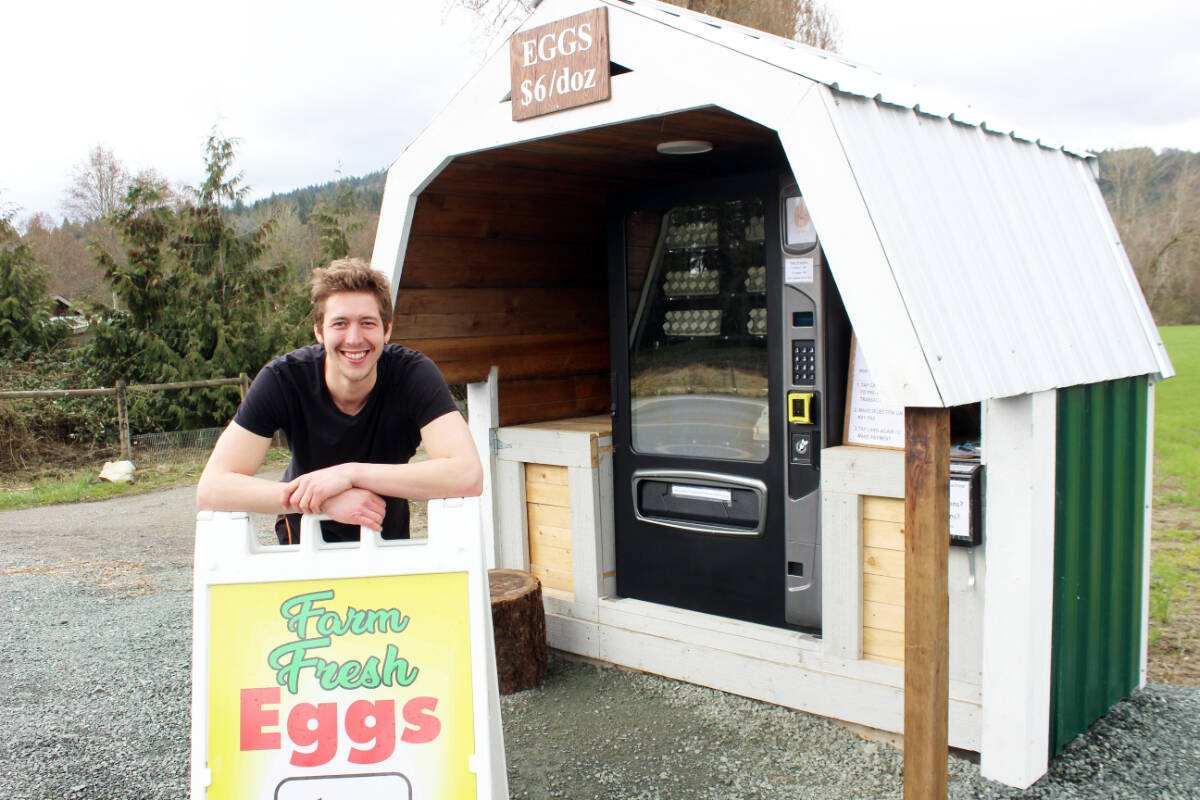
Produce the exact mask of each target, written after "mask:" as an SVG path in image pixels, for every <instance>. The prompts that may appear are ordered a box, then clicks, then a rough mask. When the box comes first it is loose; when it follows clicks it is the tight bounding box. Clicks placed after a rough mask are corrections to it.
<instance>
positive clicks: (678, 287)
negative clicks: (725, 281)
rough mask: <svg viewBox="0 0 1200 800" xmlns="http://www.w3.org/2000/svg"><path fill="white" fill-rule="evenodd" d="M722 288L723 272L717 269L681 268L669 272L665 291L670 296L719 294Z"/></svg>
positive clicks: (664, 285) (664, 287)
mask: <svg viewBox="0 0 1200 800" xmlns="http://www.w3.org/2000/svg"><path fill="white" fill-rule="evenodd" d="M720 288H721V273H720V272H718V271H717V270H715V269H702V270H696V271H691V270H679V271H678V272H668V273H667V280H666V281H665V282H664V283H663V291H664V292H666V294H667V296H668V297H675V296H677V295H682V294H717V292H719V291H720Z"/></svg>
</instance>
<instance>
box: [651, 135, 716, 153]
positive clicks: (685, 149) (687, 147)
mask: <svg viewBox="0 0 1200 800" xmlns="http://www.w3.org/2000/svg"><path fill="white" fill-rule="evenodd" d="M655 149H656V150H658V152H660V153H662V154H663V155H668V156H694V155H697V154H698V153H707V152H708V151H709V150H712V149H713V144H712V142H706V141H704V140H703V139H677V140H676V141H673V142H659V143H658V147H656V148H655Z"/></svg>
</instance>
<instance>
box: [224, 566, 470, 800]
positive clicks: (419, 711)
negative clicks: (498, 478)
mask: <svg viewBox="0 0 1200 800" xmlns="http://www.w3.org/2000/svg"><path fill="white" fill-rule="evenodd" d="M209 591H210V595H209V596H210V620H211V623H210V630H209V669H208V674H209V720H208V767H209V769H210V770H211V772H212V784H211V785H210V786H209V788H208V795H207V796H208V797H209V798H229V800H246V799H247V798H256V799H257V798H275V800H317V798H323V800H350V798H353V799H354V800H372V799H373V798H385V797H386V798H389V800H395V799H396V798H402V799H404V800H423V799H424V798H439V800H440V799H441V798H474V797H475V796H476V787H475V776H474V774H473V773H472V772H471V770H470V764H469V761H470V756H471V754H472V753H473V752H474V750H475V736H474V725H473V703H472V695H471V649H470V630H469V627H470V625H469V615H468V594H467V573H465V572H447V573H437V574H429V575H399V576H384V577H370V578H342V579H329V580H319V579H318V580H302V581H281V582H273V583H253V584H248V583H244V584H228V585H213V586H211V587H210V590H209Z"/></svg>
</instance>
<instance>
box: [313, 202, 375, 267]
mask: <svg viewBox="0 0 1200 800" xmlns="http://www.w3.org/2000/svg"><path fill="white" fill-rule="evenodd" d="M358 209H359V202H358V197H357V196H356V195H355V193H354V186H353V184H352V183H350V182H349V181H347V182H344V183H343V184H342V186H341V188H340V189H339V190H338V192H337V194H336V195H333V196H332V197H324V198H322V199H321V201H320V202H319V203H317V205H316V207H315V208H313V212H312V215H311V216H310V217H309V218H308V220H309V224H310V225H311V226H312V227H313V230H314V231H315V232H316V234H317V244H318V247H319V249H320V252H319V254H318V260H319V261H320V263H322V264H328V263H329V262H330V261H335V260H337V259H339V258H345V257H346V256H348V255H350V237H351V236H352V235H353V234H354V233H356V232H357V231H359V230H361V229H362V227H363V220H361V219H355V218H354V216H355V214H356V212H357V211H358Z"/></svg>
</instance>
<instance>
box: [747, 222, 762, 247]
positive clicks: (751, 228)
mask: <svg viewBox="0 0 1200 800" xmlns="http://www.w3.org/2000/svg"><path fill="white" fill-rule="evenodd" d="M765 221H766V220H765V218H764V217H751V218H750V219H749V220H747V221H746V241H748V242H761V241H762V240H763V239H765V238H767V235H766V229H765V227H764V222H765Z"/></svg>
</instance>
